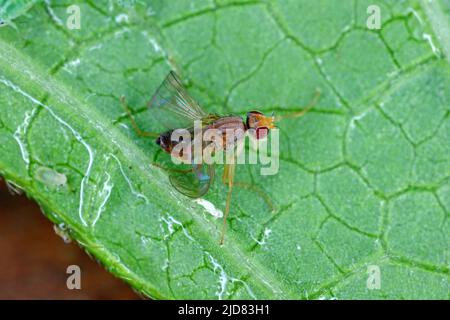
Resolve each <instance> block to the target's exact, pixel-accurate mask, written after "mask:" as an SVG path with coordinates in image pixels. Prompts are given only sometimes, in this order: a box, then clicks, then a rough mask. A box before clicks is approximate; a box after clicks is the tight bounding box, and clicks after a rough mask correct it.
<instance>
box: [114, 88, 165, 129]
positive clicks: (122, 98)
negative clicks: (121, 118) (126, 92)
mask: <svg viewBox="0 0 450 320" xmlns="http://www.w3.org/2000/svg"><path fill="white" fill-rule="evenodd" d="M120 101H121V102H122V106H123V108H124V109H125V111H126V113H127V114H128V117H129V118H130V122H131V125H132V126H133V129H134V131H136V134H137V135H138V136H140V137H154V138H157V137H158V136H159V134H158V133H156V132H146V131H143V130H141V128H139V126H138V124H137V123H136V121H135V120H134V117H133V115H132V114H131V110H130V108H129V107H128V104H127V102H126V100H125V97H124V96H121V97H120Z"/></svg>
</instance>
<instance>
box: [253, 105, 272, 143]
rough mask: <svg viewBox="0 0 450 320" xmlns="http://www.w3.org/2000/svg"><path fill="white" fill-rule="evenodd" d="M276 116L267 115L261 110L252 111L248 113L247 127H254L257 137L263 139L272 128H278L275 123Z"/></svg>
mask: <svg viewBox="0 0 450 320" xmlns="http://www.w3.org/2000/svg"><path fill="white" fill-rule="evenodd" d="M274 122H275V117H274V115H273V114H272V115H271V116H269V117H268V116H265V115H264V114H262V113H261V112H259V111H250V112H248V113H247V120H246V125H247V129H253V130H252V131H253V132H254V134H255V137H256V139H258V140H259V139H263V138H265V137H266V136H267V135H268V134H269V131H270V129H273V128H276V127H275V125H274Z"/></svg>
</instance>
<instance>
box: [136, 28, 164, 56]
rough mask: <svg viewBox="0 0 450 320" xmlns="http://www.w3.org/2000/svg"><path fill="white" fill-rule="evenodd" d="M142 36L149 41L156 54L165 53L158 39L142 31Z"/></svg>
mask: <svg viewBox="0 0 450 320" xmlns="http://www.w3.org/2000/svg"><path fill="white" fill-rule="evenodd" d="M141 34H142V35H143V36H144V37H145V38H147V39H148V42H150V44H151V45H152V47H153V49H154V50H155V52H156V53H164V51H163V49H162V47H161V45H160V44H159V43H158V41H156V39H155V38H154V37H152V36H151V35H150V34H149V33H148V32H147V31H142V32H141Z"/></svg>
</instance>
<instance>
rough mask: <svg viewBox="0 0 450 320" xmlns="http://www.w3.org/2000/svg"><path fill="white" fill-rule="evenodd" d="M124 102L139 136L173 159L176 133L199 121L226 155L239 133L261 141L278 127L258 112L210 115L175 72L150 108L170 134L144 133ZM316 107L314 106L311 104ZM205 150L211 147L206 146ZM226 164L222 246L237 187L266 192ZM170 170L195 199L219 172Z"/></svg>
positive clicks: (205, 167) (209, 167)
mask: <svg viewBox="0 0 450 320" xmlns="http://www.w3.org/2000/svg"><path fill="white" fill-rule="evenodd" d="M316 97H317V95H316ZM122 103H123V105H124V107H125V110H126V111H127V113H128V116H129V117H130V121H131V124H132V125H133V127H134V129H135V130H136V133H137V134H138V135H140V136H145V137H155V138H156V143H157V144H158V145H159V146H160V147H161V149H162V150H164V151H165V152H167V153H169V154H171V155H172V156H173V155H174V153H173V152H172V151H173V150H174V148H176V147H177V145H179V144H180V143H181V142H182V140H180V138H179V137H177V138H174V135H173V133H174V132H175V131H177V130H179V129H186V130H188V131H189V132H193V131H194V122H196V121H200V122H201V124H202V127H201V129H202V130H204V131H206V130H210V129H214V130H216V131H218V132H219V133H220V134H221V136H222V137H223V143H220V144H219V145H221V146H222V147H223V149H224V151H225V152H227V151H229V150H230V149H233V148H235V147H236V145H237V139H235V138H234V137H239V136H240V134H239V133H242V132H243V133H246V132H249V131H251V132H252V133H253V134H254V136H255V137H256V139H261V138H264V137H266V136H267V134H268V133H269V130H270V129H273V128H275V126H274V122H275V118H274V117H273V116H270V117H267V116H265V115H264V114H262V113H261V112H258V111H250V112H248V113H247V117H246V119H245V121H244V120H243V119H242V118H241V117H240V116H237V115H229V116H219V115H217V114H212V113H207V112H206V111H204V110H203V109H202V108H201V107H200V105H199V104H198V103H197V102H196V101H195V100H194V99H193V98H192V97H191V96H190V95H189V94H188V93H187V91H186V89H185V88H184V87H183V84H182V83H181V81H180V79H179V78H178V76H177V75H176V74H175V73H174V72H173V71H171V72H170V73H169V74H168V75H167V77H166V79H165V80H164V81H163V83H162V84H161V86H160V87H159V88H158V90H157V91H156V93H155V94H154V95H153V97H152V99H151V100H150V102H149V104H148V107H149V109H150V111H151V112H152V116H154V117H155V118H156V120H157V121H158V122H159V123H160V124H162V125H163V126H164V127H165V129H166V131H164V132H162V133H153V132H144V131H142V130H141V129H140V128H139V127H138V125H137V124H136V122H135V121H134V118H133V116H132V114H131V112H130V109H129V108H128V106H127V104H126V102H125V98H124V97H122ZM313 104H314V103H312V104H311V105H313ZM308 109H309V108H307V109H305V110H303V111H300V112H295V113H292V114H289V115H288V116H289V117H298V116H301V115H303V114H304V113H305V112H307V111H308ZM285 117H286V116H283V117H279V118H277V120H279V119H281V118H285ZM238 132H239V133H238ZM230 133H231V135H232V136H233V138H231V139H230V137H229V136H230ZM234 133H237V134H234ZM227 135H228V137H227ZM241 136H242V134H241ZM202 147H207V146H206V145H205V144H202ZM191 154H192V153H191ZM224 165H225V167H224V172H223V176H222V181H223V183H224V184H226V185H228V194H227V202H226V207H225V212H224V216H223V228H222V235H221V239H220V244H223V241H224V235H225V230H226V220H227V216H228V214H229V212H230V203H231V192H232V189H233V186H234V185H239V186H242V187H248V188H252V189H255V191H258V192H259V193H262V191H261V190H259V189H256V187H254V186H251V185H246V184H243V183H239V184H237V183H235V182H234V175H235V161H232V162H231V163H225V164H224ZM166 170H168V171H170V175H169V180H170V182H171V184H172V185H173V187H174V188H175V189H177V190H178V191H179V192H181V193H182V194H184V195H186V196H188V197H191V198H199V197H201V196H203V195H204V194H205V193H206V192H208V190H209V187H210V186H211V183H212V182H213V181H214V173H215V171H214V165H213V164H207V163H194V162H192V165H191V167H190V168H189V169H187V170H179V169H167V168H166ZM264 200H265V201H266V202H268V204H269V205H270V206H271V203H270V201H269V200H268V198H267V197H264Z"/></svg>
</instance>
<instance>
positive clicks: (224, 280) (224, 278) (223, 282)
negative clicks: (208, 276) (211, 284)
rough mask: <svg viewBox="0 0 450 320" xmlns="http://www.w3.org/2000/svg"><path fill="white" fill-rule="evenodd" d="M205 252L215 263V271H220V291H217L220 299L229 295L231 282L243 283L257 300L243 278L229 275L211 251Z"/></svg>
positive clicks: (213, 263)
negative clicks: (228, 289)
mask: <svg viewBox="0 0 450 320" xmlns="http://www.w3.org/2000/svg"><path fill="white" fill-rule="evenodd" d="M205 253H206V255H207V256H208V257H209V260H210V261H211V263H212V265H213V270H214V273H217V271H219V285H218V291H216V296H217V298H218V299H219V300H223V298H224V296H226V295H228V292H227V285H228V283H229V282H239V283H242V284H243V286H244V287H245V289H246V290H247V293H248V294H249V295H250V296H251V297H252V298H253V299H255V300H257V299H256V296H255V294H254V293H253V291H252V290H251V289H250V287H249V286H248V284H247V283H246V282H245V281H243V280H241V279H237V278H233V277H229V276H228V275H227V273H226V272H225V270H224V269H223V267H222V266H221V265H220V264H219V263H218V262H217V260H216V259H214V257H213V256H212V255H211V254H210V253H209V252H205Z"/></svg>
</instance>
